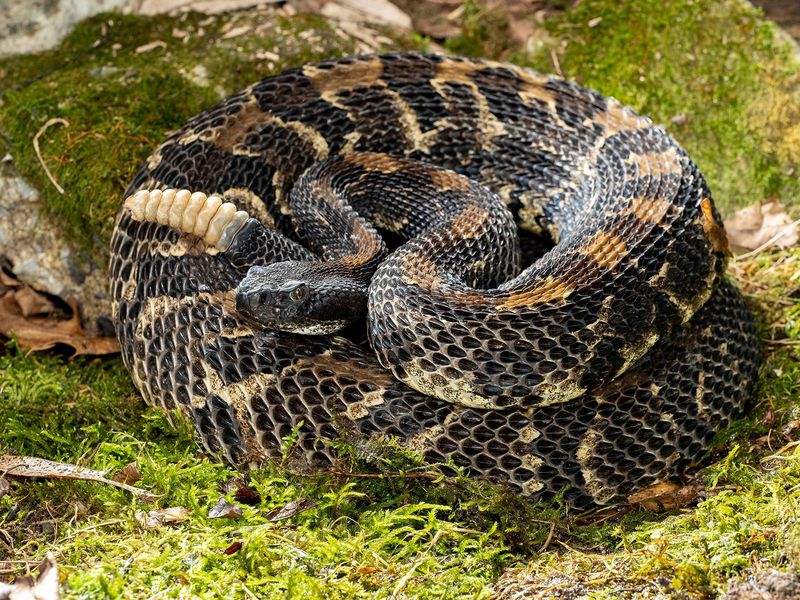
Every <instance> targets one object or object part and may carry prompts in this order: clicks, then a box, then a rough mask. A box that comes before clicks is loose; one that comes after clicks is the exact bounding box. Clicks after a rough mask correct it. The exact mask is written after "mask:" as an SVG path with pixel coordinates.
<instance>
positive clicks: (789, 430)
mask: <svg viewBox="0 0 800 600" xmlns="http://www.w3.org/2000/svg"><path fill="white" fill-rule="evenodd" d="M798 429H800V419H793V420H791V421H789V422H788V423H786V425H784V426H783V429H781V433H782V434H783V435H785V436H786V437H787V438H790V439H791V437H792V434H793V433H794V432H795V431H797V430H798Z"/></svg>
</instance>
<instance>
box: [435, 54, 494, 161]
mask: <svg viewBox="0 0 800 600" xmlns="http://www.w3.org/2000/svg"><path fill="white" fill-rule="evenodd" d="M486 67H498V68H500V67H504V68H507V65H502V64H500V63H494V62H490V61H486V62H484V63H480V64H470V63H467V62H461V61H456V60H443V61H442V62H441V63H439V64H438V65H436V76H435V77H434V78H432V79H431V80H430V83H431V85H432V86H433V88H434V89H435V90H436V91H437V92H439V95H440V96H441V97H442V98H443V99H444V100H445V101H448V100H449V94H448V90H447V86H448V85H449V84H451V83H460V84H463V85H465V86H466V87H468V88H469V90H470V91H471V92H472V95H473V99H474V100H475V102H476V104H477V107H478V112H479V117H478V120H477V122H476V123H475V124H474V126H475V127H478V128H480V142H481V145H482V146H483V147H484V148H485V149H486V150H487V151H490V150H494V149H495V146H494V144H493V142H492V139H493V138H495V137H497V136H501V135H504V134H505V133H506V126H505V124H504V123H503V122H502V121H500V120H499V119H498V118H497V117H495V116H494V114H492V111H491V110H489V103H488V102H487V100H486V98H485V97H484V95H483V94H482V93H481V92H480V90H479V89H478V86H477V85H476V83H475V81H474V79H473V78H472V76H473V75H474V74H475V72H476V71H478V70H480V69H482V68H486ZM445 127H447V124H445V123H443V124H441V126H440V128H441V129H443V128H445ZM434 131H436V133H437V134H438V133H439V131H438V130H434ZM429 133H430V132H429Z"/></svg>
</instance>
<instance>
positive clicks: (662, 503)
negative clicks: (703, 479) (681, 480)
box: [628, 483, 705, 512]
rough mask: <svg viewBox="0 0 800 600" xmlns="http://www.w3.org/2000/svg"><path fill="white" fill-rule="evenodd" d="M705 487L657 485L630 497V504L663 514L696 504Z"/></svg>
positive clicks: (670, 484) (696, 485)
mask: <svg viewBox="0 0 800 600" xmlns="http://www.w3.org/2000/svg"><path fill="white" fill-rule="evenodd" d="M703 492H705V487H704V486H702V485H700V484H699V483H694V484H690V485H685V486H680V485H678V484H676V483H656V484H653V485H651V486H649V487H646V488H644V489H643V490H639V491H638V492H636V493H634V494H631V495H630V496H628V502H629V503H630V504H638V505H639V506H641V507H642V508H643V509H645V510H649V511H651V512H661V511H663V510H671V509H673V508H678V507H680V506H686V505H687V504H691V503H692V502H695V501H696V500H697V499H698V497H699V496H700V494H702V493H703Z"/></svg>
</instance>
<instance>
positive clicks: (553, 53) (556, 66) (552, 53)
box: [550, 48, 564, 77]
mask: <svg viewBox="0 0 800 600" xmlns="http://www.w3.org/2000/svg"><path fill="white" fill-rule="evenodd" d="M550 58H551V60H552V61H553V68H554V69H555V70H556V74H557V75H558V76H559V77H564V73H562V72H561V64H560V63H559V62H558V54H557V53H556V51H555V49H554V48H550Z"/></svg>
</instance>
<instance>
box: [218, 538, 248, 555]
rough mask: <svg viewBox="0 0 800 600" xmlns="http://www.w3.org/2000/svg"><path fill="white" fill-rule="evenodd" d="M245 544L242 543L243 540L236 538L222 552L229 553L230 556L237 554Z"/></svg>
mask: <svg viewBox="0 0 800 600" xmlns="http://www.w3.org/2000/svg"><path fill="white" fill-rule="evenodd" d="M243 545H244V544H242V542H240V541H239V540H236V541H235V542H233V543H232V544H231V545H230V546H228V547H227V548H225V550H223V551H222V553H223V554H225V555H227V556H230V555H231V554H235V553H236V552H238V551H239V550H241V549H242V546H243Z"/></svg>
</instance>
